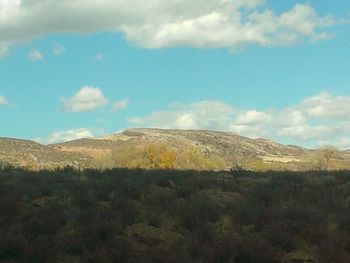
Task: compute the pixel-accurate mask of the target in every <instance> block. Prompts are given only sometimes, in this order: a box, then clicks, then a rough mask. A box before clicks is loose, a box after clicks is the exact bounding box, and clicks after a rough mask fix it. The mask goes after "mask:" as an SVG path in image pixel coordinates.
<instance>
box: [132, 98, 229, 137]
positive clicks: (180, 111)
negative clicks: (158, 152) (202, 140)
mask: <svg viewBox="0 0 350 263" xmlns="http://www.w3.org/2000/svg"><path fill="white" fill-rule="evenodd" d="M170 106H171V107H169V109H168V110H165V111H159V112H154V113H152V114H150V115H149V116H146V117H133V118H130V119H129V122H130V123H133V124H137V125H138V126H140V125H144V126H147V127H158V128H174V129H204V130H225V129H226V128H227V124H226V123H227V122H230V115H232V113H233V111H234V109H233V108H231V107H230V106H228V105H226V104H225V103H223V102H220V101H201V102H196V103H193V104H189V105H178V107H176V105H170Z"/></svg>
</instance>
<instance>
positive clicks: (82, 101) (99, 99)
mask: <svg viewBox="0 0 350 263" xmlns="http://www.w3.org/2000/svg"><path fill="white" fill-rule="evenodd" d="M61 103H62V108H63V110H64V111H67V112H84V111H91V110H95V109H98V108H102V107H103V106H105V104H106V103H107V99H106V98H105V96H104V95H103V93H102V91H101V90H100V89H99V88H95V87H90V86H84V87H82V88H81V89H80V90H79V91H78V92H77V93H76V94H74V95H73V96H72V97H70V98H63V97H62V98H61Z"/></svg>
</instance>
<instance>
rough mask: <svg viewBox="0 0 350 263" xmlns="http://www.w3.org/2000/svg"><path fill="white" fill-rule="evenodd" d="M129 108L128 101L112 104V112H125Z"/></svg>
mask: <svg viewBox="0 0 350 263" xmlns="http://www.w3.org/2000/svg"><path fill="white" fill-rule="evenodd" d="M128 106H129V100H120V101H116V102H114V103H113V110H114V111H120V110H125V109H127V108H128Z"/></svg>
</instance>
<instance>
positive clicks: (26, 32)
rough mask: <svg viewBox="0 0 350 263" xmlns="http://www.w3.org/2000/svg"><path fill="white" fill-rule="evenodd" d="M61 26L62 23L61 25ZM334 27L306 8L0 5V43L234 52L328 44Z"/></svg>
mask: <svg viewBox="0 0 350 263" xmlns="http://www.w3.org/2000/svg"><path fill="white" fill-rule="evenodd" d="M62 21H64V22H62ZM333 24H334V19H332V18H331V17H329V16H326V17H321V16H319V15H318V14H317V13H316V11H315V10H314V9H313V7H312V6H311V5H308V4H296V5H295V6H294V7H293V8H292V9H290V10H286V11H285V12H282V13H280V14H276V13H274V11H273V10H271V9H269V8H268V5H267V4H266V3H265V1H264V0H245V1H244V0H210V1H202V0H187V1H183V0H181V1H179V0H167V1H165V0H149V1H140V0H129V1H120V0H115V1H113V0H75V1H71V0H60V1H48V0H47V1H33V0H25V1H24V0H22V1H20V0H14V1H5V0H2V2H0V43H18V42H21V41H23V40H27V39H32V38H36V37H40V36H45V35H50V34H64V33H75V34H93V33H96V32H102V31H111V32H121V33H122V34H123V35H124V36H125V38H126V39H127V40H128V41H130V42H131V43H133V44H134V45H137V46H140V47H144V48H164V47H173V46H183V45H185V46H192V47H209V48H210V47H212V48H222V47H226V48H229V49H236V48H238V47H242V46H245V45H248V44H258V45H263V46H283V45H291V44H297V43H299V42H301V41H304V40H310V41H320V40H324V39H327V37H328V35H327V33H325V32H323V31H322V29H323V28H324V27H327V26H331V25H333Z"/></svg>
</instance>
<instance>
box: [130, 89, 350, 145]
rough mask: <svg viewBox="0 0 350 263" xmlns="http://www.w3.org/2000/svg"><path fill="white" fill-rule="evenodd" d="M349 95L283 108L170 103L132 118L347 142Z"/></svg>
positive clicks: (311, 141)
mask: <svg viewBox="0 0 350 263" xmlns="http://www.w3.org/2000/svg"><path fill="white" fill-rule="evenodd" d="M349 100H350V97H349V96H334V95H332V94H329V93H321V94H319V95H316V96H313V97H310V98H307V99H305V100H303V101H301V102H300V103H298V104H296V105H294V106H292V107H288V108H284V109H268V110H265V111H258V110H254V109H250V110H245V109H239V108H236V107H234V106H232V105H228V104H226V103H223V102H220V101H202V102H197V103H192V104H188V105H182V104H174V105H171V106H169V108H168V109H165V110H163V111H158V112H153V113H151V114H150V115H148V116H145V117H139V116H138V117H133V118H130V119H129V122H130V123H131V124H133V125H137V126H146V127H156V128H174V129H204V130H222V131H231V132H234V133H237V134H240V135H244V136H249V137H254V138H257V137H267V138H270V139H274V140H277V141H283V142H286V143H296V144H300V145H304V146H308V147H316V146H320V144H321V143H322V144H333V145H336V146H339V147H340V148H346V147H348V146H347V145H349V143H348V141H350V136H349V134H350V117H349V116H350V108H349V106H348V105H349V102H350V101H349Z"/></svg>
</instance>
